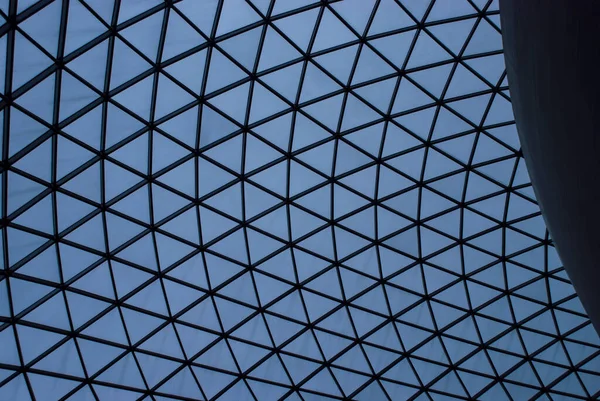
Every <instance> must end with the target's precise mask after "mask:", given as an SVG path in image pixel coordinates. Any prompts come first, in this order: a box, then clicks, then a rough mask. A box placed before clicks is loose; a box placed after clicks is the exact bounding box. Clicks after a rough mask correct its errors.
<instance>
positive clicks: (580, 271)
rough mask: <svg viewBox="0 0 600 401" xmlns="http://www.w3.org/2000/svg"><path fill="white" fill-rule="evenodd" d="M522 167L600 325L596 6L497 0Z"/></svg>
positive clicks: (599, 12)
mask: <svg viewBox="0 0 600 401" xmlns="http://www.w3.org/2000/svg"><path fill="white" fill-rule="evenodd" d="M501 10H502V11H501V21H502V28H503V39H504V46H505V57H506V63H507V73H508V78H509V80H510V88H511V97H512V104H513V108H514V112H515V119H516V121H517V127H518V131H519V136H520V138H521V143H522V146H523V152H524V154H525V160H526V161H527V167H528V169H529V173H530V175H531V178H532V182H533V186H534V189H535V192H536V195H537V197H538V201H539V202H540V205H541V209H542V212H543V215H544V217H545V219H546V222H547V225H548V228H549V231H550V233H551V235H552V238H553V239H554V241H555V243H556V246H557V248H558V250H559V254H560V256H561V259H562V261H563V263H564V265H565V268H566V269H567V271H568V273H569V277H570V278H571V280H572V281H573V284H574V286H575V288H576V290H577V293H578V294H579V296H580V298H581V301H582V303H583V305H584V307H585V309H586V310H587V312H588V313H589V315H590V317H591V319H592V321H593V323H594V325H595V327H596V330H598V329H600V295H599V292H598V283H599V282H600V269H599V268H598V259H599V257H600V244H599V242H600V235H599V233H598V226H599V225H600V208H599V205H600V157H599V151H600V140H599V139H598V133H599V132H600V96H599V94H598V90H599V89H600V75H598V64H599V63H600V46H598V38H600V25H598V18H599V17H600V3H599V2H597V1H593V0H585V1H583V0H582V1H570V0H554V1H541V0H537V1H521V0H503V1H501Z"/></svg>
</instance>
